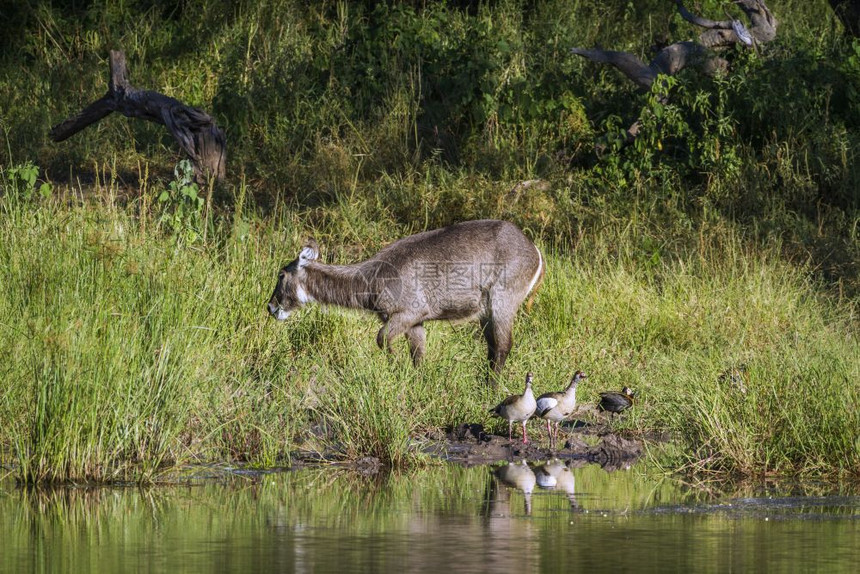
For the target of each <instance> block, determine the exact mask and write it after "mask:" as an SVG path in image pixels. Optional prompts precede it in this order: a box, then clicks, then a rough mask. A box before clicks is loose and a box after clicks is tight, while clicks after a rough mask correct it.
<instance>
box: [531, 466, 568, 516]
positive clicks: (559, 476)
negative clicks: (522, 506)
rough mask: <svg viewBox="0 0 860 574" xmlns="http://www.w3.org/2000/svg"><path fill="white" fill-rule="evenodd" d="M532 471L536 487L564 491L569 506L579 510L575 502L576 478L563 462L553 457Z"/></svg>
mask: <svg viewBox="0 0 860 574" xmlns="http://www.w3.org/2000/svg"><path fill="white" fill-rule="evenodd" d="M534 472H535V477H536V480H537V485H538V487H540V488H543V489H546V490H558V491H561V492H564V493H565V494H567V499H568V500H569V501H570V508H571V509H572V510H579V504H577V502H576V479H575V478H574V476H573V472H572V471H571V470H570V468H569V467H568V466H567V465H566V464H565V463H564V462H562V461H561V460H559V459H557V458H554V459H551V460H548V461H547V462H545V463H544V464H542V465H540V466H538V467H536V468H535V470H534Z"/></svg>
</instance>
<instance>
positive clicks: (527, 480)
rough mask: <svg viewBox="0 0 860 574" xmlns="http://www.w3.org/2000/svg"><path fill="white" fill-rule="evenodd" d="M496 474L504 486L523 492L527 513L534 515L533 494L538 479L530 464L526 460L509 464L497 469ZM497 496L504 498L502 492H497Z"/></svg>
mask: <svg viewBox="0 0 860 574" xmlns="http://www.w3.org/2000/svg"><path fill="white" fill-rule="evenodd" d="M494 474H495V475H496V478H498V479H499V481H500V482H501V483H502V484H505V485H507V486H512V487H514V488H516V489H518V490H521V491H522V493H523V496H524V497H525V513H526V514H527V515H530V514H531V513H532V492H534V489H535V484H536V483H537V477H535V473H534V471H533V470H532V469H531V467H529V465H528V463H527V462H526V461H525V460H523V461H522V462H519V463H515V462H509V463H508V464H506V465H503V466H500V467H498V468H496V469H495V471H494ZM498 490H504V489H498ZM497 495H501V496H504V495H502V494H501V493H500V492H497ZM491 510H492V509H491Z"/></svg>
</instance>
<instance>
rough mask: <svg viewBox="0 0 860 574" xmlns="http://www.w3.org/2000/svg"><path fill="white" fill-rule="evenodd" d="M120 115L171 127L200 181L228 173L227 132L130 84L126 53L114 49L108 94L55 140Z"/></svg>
mask: <svg viewBox="0 0 860 574" xmlns="http://www.w3.org/2000/svg"><path fill="white" fill-rule="evenodd" d="M111 112H119V113H121V114H122V115H124V116H126V117H129V118H141V119H144V120H149V121H151V122H156V123H159V124H163V125H165V126H167V129H168V130H170V133H171V134H173V137H174V138H175V139H176V141H177V142H178V143H179V145H180V147H182V149H183V150H184V151H185V153H186V154H188V157H189V158H190V159H191V161H192V163H193V164H194V173H195V175H196V177H197V179H198V181H201V182H205V181H207V180H208V179H209V178H210V177H214V178H215V179H217V180H223V179H224V177H225V174H226V165H225V164H226V159H227V143H226V138H225V136H224V132H223V130H221V128H219V127H218V126H217V125H215V120H213V119H212V117H211V116H209V114H207V113H206V112H203V111H201V110H198V109H197V108H192V107H190V106H186V105H185V104H183V103H182V102H180V101H179V100H176V99H174V98H171V97H168V96H165V95H164V94H160V93H158V92H152V91H149V90H139V89H137V88H134V87H133V86H132V85H131V84H130V83H129V81H128V72H127V69H126V62H125V54H124V53H123V52H119V51H115V50H111V53H110V83H109V85H108V91H107V93H106V94H105V95H104V96H102V97H101V98H99V99H98V100H96V101H95V102H93V103H91V104H90V105H88V106H87V107H85V108H84V109H83V110H81V111H80V112H79V113H78V114H77V115H75V116H73V117H71V118H68V119H67V120H65V121H64V122H62V123H59V124H57V125H55V126H54V127H53V128H51V133H50V136H51V139H52V140H54V141H55V142H61V141H63V140H65V139H68V138H70V137H71V136H73V135H75V134H76V133H78V132H79V131H81V130H82V129H84V128H86V127H87V126H89V125H91V124H94V123H96V122H98V121H99V120H101V119H102V118H104V117H105V116H107V115H108V114H110V113H111Z"/></svg>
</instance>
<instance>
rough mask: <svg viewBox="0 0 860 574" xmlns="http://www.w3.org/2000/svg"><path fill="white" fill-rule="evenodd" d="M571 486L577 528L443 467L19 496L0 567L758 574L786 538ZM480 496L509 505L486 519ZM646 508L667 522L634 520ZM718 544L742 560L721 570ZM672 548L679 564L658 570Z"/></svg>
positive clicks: (582, 477)
mask: <svg viewBox="0 0 860 574" xmlns="http://www.w3.org/2000/svg"><path fill="white" fill-rule="evenodd" d="M573 472H574V474H575V476H576V483H577V491H578V503H579V505H580V509H579V510H582V511H586V510H587V511H588V512H587V513H585V512H571V509H570V504H569V501H568V498H567V496H566V495H565V494H562V493H553V492H551V491H542V490H536V491H535V493H534V494H533V495H532V505H531V508H532V515H531V516H530V517H526V516H525V515H524V504H523V495H522V493H521V492H518V491H516V490H513V489H508V488H507V487H502V489H504V492H500V491H499V490H495V491H494V489H493V488H492V487H491V485H492V483H493V481H494V479H493V478H492V473H491V471H490V469H489V468H487V467H473V468H464V467H460V466H454V465H445V466H434V467H427V468H422V469H420V470H417V471H414V472H400V473H391V474H384V473H383V474H380V475H377V476H373V477H364V476H360V475H357V474H355V473H352V472H350V471H346V470H342V469H341V470H339V469H334V468H320V469H311V470H305V471H299V472H291V473H283V474H266V475H260V476H257V477H247V476H243V477H238V478H235V479H233V480H229V481H225V482H216V481H204V482H202V483H199V484H196V485H194V486H177V487H173V486H167V487H157V488H134V487H129V488H48V489H14V488H13V487H12V486H11V485H9V484H8V483H6V484H5V485H3V487H5V488H7V489H6V490H0V532H3V533H4V554H3V558H4V561H5V562H4V564H16V565H18V566H20V568H19V569H23V570H27V569H31V568H27V566H32V565H33V564H34V561H39V562H38V564H40V565H46V564H47V565H48V566H49V569H51V570H55V569H57V566H56V565H57V564H61V565H62V569H65V570H68V571H81V570H87V569H90V568H91V567H92V565H93V564H95V563H97V564H99V565H100V566H102V565H105V564H110V565H111V566H113V565H114V564H115V565H116V566H115V567H114V568H112V569H121V568H123V567H125V568H126V569H127V568H128V566H129V565H130V564H132V565H136V564H139V565H142V567H141V568H139V569H142V570H143V569H152V567H153V566H155V567H156V568H157V565H163V564H164V563H165V561H170V560H173V559H175V558H177V557H179V556H181V557H182V560H183V562H182V563H183V564H184V565H185V567H186V568H188V567H189V566H190V565H191V564H193V565H194V566H195V568H193V569H195V570H201V571H202V570H206V571H215V570H222V569H224V568H225V566H228V567H229V569H231V570H248V569H250V568H253V565H257V566H259V565H260V564H266V563H268V562H271V563H272V564H273V565H278V564H280V565H284V564H291V565H296V564H303V565H310V566H313V568H312V569H315V570H328V569H333V568H340V569H341V570H342V569H343V565H344V564H350V566H351V567H352V568H356V569H363V570H369V569H374V570H375V571H380V570H381V569H382V568H384V567H388V568H391V567H393V566H396V565H402V561H403V560H404V557H409V559H410V560H412V561H414V562H412V564H428V563H432V561H433V560H437V561H439V562H442V561H446V563H447V564H448V565H449V566H450V564H451V562H450V561H451V557H450V555H449V554H446V552H447V553H451V552H456V553H457V555H458V556H459V555H460V554H463V557H462V558H457V564H458V565H460V566H463V565H472V564H473V562H470V560H473V561H474V560H478V561H482V563H484V561H487V560H491V559H494V558H496V557H498V556H506V557H507V556H510V557H511V559H513V560H523V561H527V562H528V564H530V565H532V566H534V565H540V566H542V567H543V568H545V569H548V570H549V569H552V570H554V571H558V570H559V569H560V567H563V566H564V565H566V564H567V565H570V564H574V563H577V564H588V563H592V564H593V563H594V560H595V549H596V548H601V547H602V546H606V545H609V546H610V547H612V548H615V547H617V544H616V542H617V539H618V538H619V537H621V538H622V539H624V540H625V545H626V546H625V548H626V549H627V550H628V551H627V552H622V553H605V554H599V555H598V556H597V558H598V559H599V560H600V563H601V564H603V565H607V564H609V565H614V564H616V563H623V565H625V566H627V569H632V568H633V566H635V564H639V565H640V566H641V565H642V564H657V563H663V562H660V558H661V554H663V556H662V558H663V560H666V559H671V560H678V561H682V562H683V563H685V564H699V563H701V564H706V565H710V566H714V567H715V569H717V570H720V571H722V570H726V569H728V568H727V567H728V566H729V565H732V564H734V565H735V566H738V565H747V564H757V563H758V562H757V561H759V560H761V556H762V553H765V554H764V555H765V556H767V554H766V553H767V551H768V550H767V546H768V544H767V542H771V541H773V540H774V538H772V537H774V536H776V535H777V533H776V532H775V531H776V530H777V529H779V528H781V527H780V526H779V525H774V524H765V523H764V521H763V520H762V519H761V515H760V514H756V513H755V512H751V513H749V514H740V515H730V514H727V513H725V512H714V513H707V512H696V513H693V514H691V513H689V512H674V511H672V510H671V509H673V508H676V507H677V506H678V505H679V504H683V503H685V502H687V501H689V500H690V498H691V496H692V494H691V493H689V492H684V491H683V489H681V488H680V487H679V486H678V484H677V483H675V482H673V481H671V480H660V479H657V480H655V479H654V478H653V477H649V476H646V475H645V474H643V473H641V472H637V471H629V472H616V473H611V474H609V473H606V472H604V471H603V470H601V469H600V468H599V467H597V466H587V467H582V468H574V469H573ZM693 494H694V493H693ZM742 494H743V493H742ZM490 496H497V497H498V498H499V499H502V498H505V497H506V502H505V503H504V504H502V505H497V506H495V507H492V510H493V511H496V512H490V510H491V507H490V504H489V503H490V499H489V497H490ZM655 506H660V507H663V508H664V509H668V510H664V511H660V512H657V513H645V514H642V513H640V512H639V511H640V510H643V509H647V508H651V507H655ZM601 511H606V512H601ZM800 512H801V513H803V511H800ZM834 512H840V513H841V512H843V511H841V510H834ZM852 513H853V514H856V512H854V511H853V510H852V509H848V510H845V511H844V514H852ZM801 528H802V530H801ZM786 529H787V534H788V535H789V536H790V537H794V539H795V540H796V537H797V535H798V533H799V532H802V533H803V536H804V540H806V541H807V542H809V541H815V543H816V544H817V545H818V546H816V547H819V548H843V549H845V548H854V546H852V544H851V541H852V540H853V539H854V537H856V529H855V528H854V527H853V524H852V523H850V522H847V521H841V522H840V521H831V522H823V521H815V522H814V523H813V524H811V525H807V524H804V525H803V526H802V527H801V526H800V525H798V523H797V522H796V521H795V522H793V523H789V524H788V526H787V527H786ZM727 540H730V541H732V542H733V544H734V545H735V547H736V550H735V551H733V552H732V553H731V555H730V556H727V553H726V551H725V545H726V541H727ZM96 542H97V543H96ZM667 545H668V548H671V550H672V551H673V552H670V553H669V556H668V557H667V556H666V554H667ZM831 545H832V546H831ZM792 548H793V547H790V548H780V549H779V550H780V555H779V556H777V557H776V559H778V560H780V562H769V565H770V566H771V567H773V566H774V564H783V563H785V562H786V561H788V558H787V557H786V556H785V555H784V554H785V553H786V552H789V553H790V552H791V551H792ZM189 549H191V550H189ZM790 558H792V559H795V557H794V556H790ZM805 558H806V559H810V556H807V557H805ZM421 561H426V562H421ZM793 564H794V565H795V566H798V565H803V564H806V562H799V561H795V562H793ZM553 566H554V568H551V567H553ZM147 567H149V568H147ZM476 569H480V568H476ZM745 569H749V568H745Z"/></svg>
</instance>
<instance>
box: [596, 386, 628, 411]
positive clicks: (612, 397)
mask: <svg viewBox="0 0 860 574" xmlns="http://www.w3.org/2000/svg"><path fill="white" fill-rule="evenodd" d="M635 396H636V393H634V392H633V389H631V388H629V387H624V388H623V389H621V392H620V393H619V392H617V391H604V392H602V393H600V403H599V404H598V406H599V407H600V410H603V411H606V412H610V413H613V416H614V414H615V413H620V412H623V411H626V410H627V409H629V408H630V407H632V406H633V398H634V397H635Z"/></svg>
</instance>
